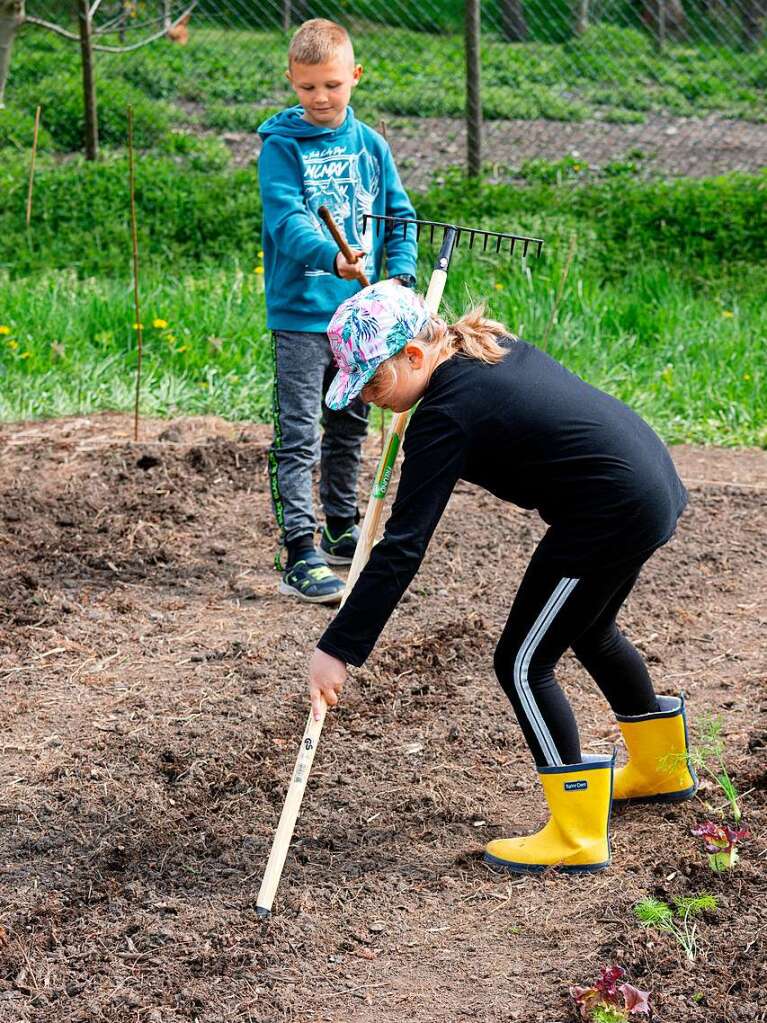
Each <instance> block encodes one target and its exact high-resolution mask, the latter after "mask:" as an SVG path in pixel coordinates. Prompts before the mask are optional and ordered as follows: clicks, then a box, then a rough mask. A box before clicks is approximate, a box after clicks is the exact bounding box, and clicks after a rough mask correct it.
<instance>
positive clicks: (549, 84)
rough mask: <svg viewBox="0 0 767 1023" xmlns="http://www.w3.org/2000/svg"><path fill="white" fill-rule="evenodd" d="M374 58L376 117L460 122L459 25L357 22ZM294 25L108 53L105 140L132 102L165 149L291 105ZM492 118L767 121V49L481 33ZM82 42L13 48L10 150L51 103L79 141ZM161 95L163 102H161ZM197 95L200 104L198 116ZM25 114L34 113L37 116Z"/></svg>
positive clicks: (203, 27)
mask: <svg viewBox="0 0 767 1023" xmlns="http://www.w3.org/2000/svg"><path fill="white" fill-rule="evenodd" d="M352 29H353V30H354V29H356V41H357V50H358V56H359V59H360V60H361V62H362V63H363V64H364V66H365V69H366V70H365V75H364V77H363V81H362V84H361V85H360V87H359V89H358V90H357V92H356V93H355V109H356V110H357V112H358V113H359V114H360V115H361V116H362V117H364V118H365V119H367V120H369V121H371V122H372V123H377V121H378V119H379V118H380V117H391V116H394V115H409V116H435V117H437V116H448V117H462V116H463V114H464V103H465V96H464V81H463V60H464V57H463V43H462V39H461V36H460V34H458V33H455V32H450V31H446V32H444V33H442V34H428V33H426V32H417V31H412V30H408V29H403V28H392V27H387V26H384V25H381V24H370V23H368V24H362V23H357V24H355V25H352ZM286 46H287V37H286V36H285V35H283V33H282V32H280V31H277V30H273V31H255V30H246V29H222V28H218V27H214V26H212V25H211V24H209V23H205V22H200V21H199V20H198V21H197V23H196V24H193V31H192V35H191V39H190V42H189V44H188V46H186V47H178V46H171V45H169V44H167V43H165V42H161V43H158V44H156V45H153V46H150V47H147V48H144V49H141V50H139V51H137V52H135V53H131V54H128V55H107V54H101V55H99V59H98V82H99V102H100V120H101V122H102V128H103V142H104V144H105V145H107V146H109V145H118V144H119V142H120V139H121V137H122V135H121V132H122V128H121V117H122V113H123V111H124V110H125V107H126V106H127V104H128V102H131V103H132V104H133V105H134V107H135V108H136V112H137V130H138V132H139V135H140V137H141V138H142V140H143V141H142V142H141V143H140V144H146V145H147V146H149V145H155V144H156V143H157V141H158V139H159V137H160V136H162V135H163V133H165V134H167V131H168V126H169V124H170V123H171V122H172V121H175V122H176V123H182V124H186V125H190V124H194V123H202V124H204V125H206V126H209V127H211V128H214V129H216V130H221V131H226V130H249V131H252V130H255V128H256V127H257V126H258V124H259V123H260V120H261V119H262V118H261V113H263V114H264V115H268V114H269V113H271V112H272V111H273V109H275V108H279V107H283V106H285V105H287V104H290V103H292V102H293V101H294V100H293V94H292V92H291V91H290V89H289V87H288V84H287V82H286V81H285V78H284V68H285V53H286ZM482 57H483V103H484V115H485V117H486V118H488V119H497V118H522V119H534V118H546V119H551V120H564V121H581V120H584V119H586V118H600V119H604V120H608V121H611V122H618V123H632V122H636V121H639V120H642V119H643V118H645V117H646V116H647V115H648V114H650V113H658V112H661V113H665V114H674V115H679V116H704V115H706V114H709V113H714V112H715V113H718V114H720V115H723V116H728V117H740V118H745V119H748V120H755V121H763V120H765V119H767V51H765V50H764V49H761V50H757V51H755V52H753V53H748V52H742V51H739V50H737V49H734V48H732V47H728V46H714V45H712V44H710V43H708V42H705V41H704V42H700V43H699V45H696V46H693V45H692V44H691V43H689V42H688V43H686V44H684V45H681V44H671V45H670V46H669V47H668V48H667V50H666V51H665V52H664V53H663V54H659V53H658V52H657V51H656V50H655V49H654V47H653V44H652V42H651V40H650V39H649V37H648V36H647V35H646V34H645V33H644V32H642V31H640V30H638V29H637V28H633V27H625V28H620V27H616V26H614V25H609V24H598V25H595V26H593V27H592V28H591V29H589V31H588V32H587V33H586V34H585V35H584V36H582V37H581V38H579V39H572V38H565V39H564V41H561V42H552V41H548V42H545V41H532V42H528V43H523V44H508V43H505V42H502V41H500V40H499V39H498V38H497V36H494V35H493V34H492V33H488V34H486V35H485V36H484V37H483V53H482ZM78 61H79V55H78V50H77V47H76V46H73V45H72V44H68V43H67V42H66V41H65V40H62V39H59V38H57V37H54V36H51V35H49V34H45V33H43V32H41V31H40V30H38V29H35V28H33V27H29V28H27V29H25V30H23V31H22V33H21V35H20V37H19V39H18V41H17V44H16V47H15V50H14V55H13V63H12V67H11V77H10V80H9V85H8V90H7V102H8V110H7V111H5V112H4V113H0V147H2V146H3V145H8V146H14V145H23V144H24V142H23V139H24V136H25V132H24V127H23V126H24V124H25V123H26V120H28V119H29V118H30V117H31V116H32V115H33V114H34V109H35V107H36V105H37V104H38V103H41V104H42V105H43V107H44V114H43V123H44V126H45V128H46V132H47V134H46V136H45V137H44V138H43V140H42V144H43V147H44V148H45V147H46V146H47V147H48V148H50V149H53V150H58V151H62V152H67V151H71V150H72V149H74V148H77V145H78V140H79V138H80V136H81V119H82V114H81V106H80V98H79V93H78V67H79V65H78ZM152 104H154V107H152ZM190 104H191V105H192V109H193V110H194V113H190ZM25 119H26V120H25Z"/></svg>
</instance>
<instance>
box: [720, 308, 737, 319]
mask: <svg viewBox="0 0 767 1023" xmlns="http://www.w3.org/2000/svg"><path fill="white" fill-rule="evenodd" d="M734 315H735V313H734V312H733V311H732V310H731V309H723V310H722V316H724V318H725V319H726V320H731V319H732V318H733V316H734Z"/></svg>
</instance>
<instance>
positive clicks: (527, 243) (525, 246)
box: [522, 238, 530, 256]
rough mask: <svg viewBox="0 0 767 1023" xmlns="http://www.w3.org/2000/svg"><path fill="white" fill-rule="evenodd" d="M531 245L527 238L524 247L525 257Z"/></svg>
mask: <svg viewBox="0 0 767 1023" xmlns="http://www.w3.org/2000/svg"><path fill="white" fill-rule="evenodd" d="M529 244H530V242H529V241H528V240H527V238H525V244H524V245H523V247H522V255H523V256H526V255H527V247H528V245H529Z"/></svg>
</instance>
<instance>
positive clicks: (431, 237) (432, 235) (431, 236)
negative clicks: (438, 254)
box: [429, 224, 437, 242]
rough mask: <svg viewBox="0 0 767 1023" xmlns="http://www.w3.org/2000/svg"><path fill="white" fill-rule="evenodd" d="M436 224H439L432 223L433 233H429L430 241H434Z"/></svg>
mask: <svg viewBox="0 0 767 1023" xmlns="http://www.w3.org/2000/svg"><path fill="white" fill-rule="evenodd" d="M436 226H437V225H436V224H432V225H431V234H430V235H429V241H430V242H433V241H434V228H435V227H436Z"/></svg>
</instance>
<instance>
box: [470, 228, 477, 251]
mask: <svg viewBox="0 0 767 1023" xmlns="http://www.w3.org/2000/svg"><path fill="white" fill-rule="evenodd" d="M476 236H477V232H476V231H470V232H469V249H473V248H474V239H475V238H476Z"/></svg>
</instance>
